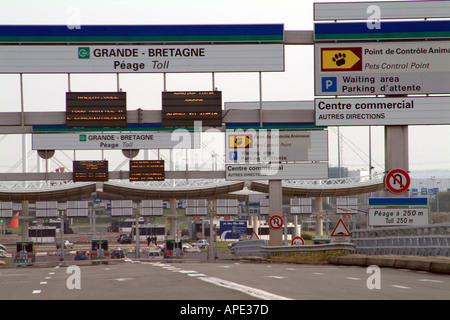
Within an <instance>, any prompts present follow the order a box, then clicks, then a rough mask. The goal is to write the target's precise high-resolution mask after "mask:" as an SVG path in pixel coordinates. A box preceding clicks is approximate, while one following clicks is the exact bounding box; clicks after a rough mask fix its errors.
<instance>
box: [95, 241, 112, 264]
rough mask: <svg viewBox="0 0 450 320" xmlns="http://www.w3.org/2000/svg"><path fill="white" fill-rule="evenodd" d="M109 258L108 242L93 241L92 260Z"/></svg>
mask: <svg viewBox="0 0 450 320" xmlns="http://www.w3.org/2000/svg"><path fill="white" fill-rule="evenodd" d="M108 257H109V251H108V240H106V239H102V240H92V243H91V260H95V259H105V258H108Z"/></svg>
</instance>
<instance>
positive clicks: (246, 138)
mask: <svg viewBox="0 0 450 320" xmlns="http://www.w3.org/2000/svg"><path fill="white" fill-rule="evenodd" d="M229 137H230V140H229V144H230V148H251V147H252V137H251V136H250V135H238V136H229Z"/></svg>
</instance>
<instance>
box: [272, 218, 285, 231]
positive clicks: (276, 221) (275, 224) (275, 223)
mask: <svg viewBox="0 0 450 320" xmlns="http://www.w3.org/2000/svg"><path fill="white" fill-rule="evenodd" d="M269 224H270V226H271V227H272V228H273V229H280V228H281V227H282V226H283V218H281V217H280V216H272V217H271V218H270V220H269Z"/></svg>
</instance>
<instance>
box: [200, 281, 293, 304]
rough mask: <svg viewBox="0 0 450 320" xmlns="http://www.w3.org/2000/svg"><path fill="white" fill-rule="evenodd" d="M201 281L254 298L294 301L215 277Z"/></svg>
mask: <svg viewBox="0 0 450 320" xmlns="http://www.w3.org/2000/svg"><path fill="white" fill-rule="evenodd" d="M199 279H200V280H203V281H205V282H208V283H211V284H214V285H216V286H220V287H224V288H228V289H232V290H236V291H240V292H242V293H245V294H248V295H250V296H252V297H255V298H258V299H263V300H292V299H289V298H286V297H283V296H279V295H276V294H273V293H270V292H267V291H264V290H260V289H256V288H252V287H247V286H244V285H241V284H238V283H234V282H231V281H226V280H222V279H219V278H215V277H202V278H199Z"/></svg>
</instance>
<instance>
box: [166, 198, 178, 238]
mask: <svg viewBox="0 0 450 320" xmlns="http://www.w3.org/2000/svg"><path fill="white" fill-rule="evenodd" d="M168 220H169V235H170V238H173V239H176V237H177V220H178V217H177V199H173V198H172V199H170V215H169V217H168Z"/></svg>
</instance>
